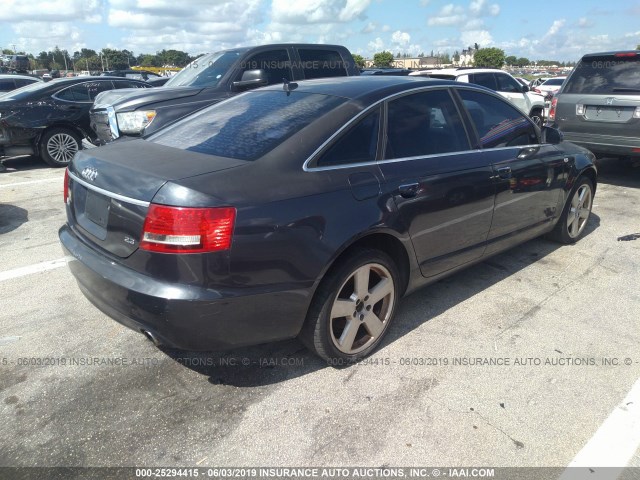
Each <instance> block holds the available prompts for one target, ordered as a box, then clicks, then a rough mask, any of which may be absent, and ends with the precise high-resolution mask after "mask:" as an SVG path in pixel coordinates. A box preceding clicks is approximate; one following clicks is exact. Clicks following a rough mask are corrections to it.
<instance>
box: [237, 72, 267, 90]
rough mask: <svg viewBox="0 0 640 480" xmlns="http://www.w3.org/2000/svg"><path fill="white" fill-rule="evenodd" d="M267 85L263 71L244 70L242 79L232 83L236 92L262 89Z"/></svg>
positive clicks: (265, 73) (265, 74)
mask: <svg viewBox="0 0 640 480" xmlns="http://www.w3.org/2000/svg"><path fill="white" fill-rule="evenodd" d="M268 84H269V80H268V77H267V72H265V71H264V70H245V71H244V72H242V78H241V79H240V81H238V82H233V84H232V85H233V88H235V89H236V90H246V89H249V88H257V87H263V86H265V85H268Z"/></svg>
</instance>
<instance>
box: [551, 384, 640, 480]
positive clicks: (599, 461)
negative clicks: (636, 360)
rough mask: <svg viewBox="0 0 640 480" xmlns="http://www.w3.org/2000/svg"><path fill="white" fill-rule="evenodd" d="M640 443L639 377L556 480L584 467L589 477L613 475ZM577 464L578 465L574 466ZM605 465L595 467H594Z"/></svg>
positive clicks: (617, 472) (610, 477)
mask: <svg viewBox="0 0 640 480" xmlns="http://www.w3.org/2000/svg"><path fill="white" fill-rule="evenodd" d="M638 446H640V378H639V379H638V380H636V383H635V384H634V385H633V387H632V388H631V391H629V393H628V394H627V396H626V398H625V399H624V400H623V401H622V402H621V403H620V404H618V406H617V407H616V408H615V410H614V411H613V412H611V414H610V415H609V417H607V419H606V420H605V421H604V423H603V424H602V425H600V428H598V431H597V432H596V433H595V435H594V436H593V437H592V438H591V440H589V441H588V442H587V444H586V445H585V446H584V447H583V448H582V450H580V452H579V453H578V454H577V455H576V456H575V458H574V459H573V460H572V461H571V463H570V464H569V467H570V469H573V470H572V471H571V470H570V469H567V470H565V472H564V474H563V475H562V476H561V477H560V480H565V479H572V478H578V477H576V475H577V474H578V473H579V472H581V471H582V470H581V469H582V468H585V469H589V470H585V471H584V473H585V475H586V476H585V477H583V478H589V479H593V480H596V479H598V480H600V479H607V480H609V479H611V480H613V479H615V478H617V477H618V476H619V475H620V474H621V473H622V471H623V470H622V468H623V467H625V466H627V465H628V464H629V461H630V460H631V459H632V457H633V455H634V454H635V452H636V450H637V449H638ZM574 467H578V468H574ZM605 467H618V468H609V469H607V470H597V469H598V468H605Z"/></svg>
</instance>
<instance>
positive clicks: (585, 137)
mask: <svg viewBox="0 0 640 480" xmlns="http://www.w3.org/2000/svg"><path fill="white" fill-rule="evenodd" d="M561 129H562V128H561ZM562 133H563V135H564V139H565V140H567V141H569V142H571V143H575V144H576V145H580V146H581V147H584V148H586V149H588V150H591V151H592V152H593V153H597V154H600V155H613V156H636V157H640V150H638V149H640V137H617V136H613V135H599V134H594V133H588V134H585V133H575V132H565V131H563V132H562ZM634 149H635V150H638V151H635V152H634Z"/></svg>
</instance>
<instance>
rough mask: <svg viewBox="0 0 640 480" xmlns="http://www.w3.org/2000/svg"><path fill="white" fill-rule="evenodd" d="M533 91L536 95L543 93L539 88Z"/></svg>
mask: <svg viewBox="0 0 640 480" xmlns="http://www.w3.org/2000/svg"><path fill="white" fill-rule="evenodd" d="M533 91H534V92H536V93H542V92H541V91H540V89H539V88H534V89H533Z"/></svg>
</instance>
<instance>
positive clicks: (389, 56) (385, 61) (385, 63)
mask: <svg viewBox="0 0 640 480" xmlns="http://www.w3.org/2000/svg"><path fill="white" fill-rule="evenodd" d="M373 64H374V65H375V66H376V67H380V68H388V67H391V66H393V53H391V52H387V51H386V50H385V51H384V52H378V53H376V54H375V55H374V56H373Z"/></svg>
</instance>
